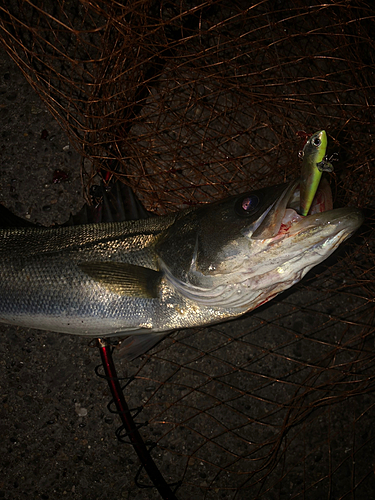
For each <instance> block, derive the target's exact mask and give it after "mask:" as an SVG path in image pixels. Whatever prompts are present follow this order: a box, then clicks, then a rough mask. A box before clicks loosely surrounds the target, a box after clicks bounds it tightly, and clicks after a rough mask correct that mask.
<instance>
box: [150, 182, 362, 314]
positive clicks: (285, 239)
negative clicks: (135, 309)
mask: <svg viewBox="0 0 375 500" xmlns="http://www.w3.org/2000/svg"><path fill="white" fill-rule="evenodd" d="M321 184H322V186H321V187H319V189H318V191H317V193H316V196H315V198H314V202H313V206H312V209H311V212H310V213H311V215H308V216H306V217H303V216H301V215H299V214H298V212H297V210H298V207H299V182H298V181H297V182H291V183H289V184H279V185H277V186H273V187H269V188H265V189H259V190H256V191H251V192H247V193H244V194H242V195H239V196H233V197H231V198H228V199H226V200H223V201H221V202H215V203H211V204H207V205H204V206H199V207H198V208H195V209H190V210H188V211H186V212H182V213H181V215H180V216H178V217H176V220H175V223H174V224H173V225H172V226H171V227H170V228H169V229H168V231H167V233H166V234H165V235H164V237H163V238H162V239H161V241H160V242H159V244H158V248H157V254H158V258H159V265H160V268H161V269H162V270H163V271H164V273H165V276H166V279H167V280H168V281H169V282H170V283H171V285H172V286H173V287H174V288H175V289H177V290H178V292H179V293H181V294H182V295H184V296H185V297H186V298H189V299H191V300H194V301H195V302H198V303H200V304H205V305H207V306H210V307H227V308H230V309H231V310H238V311H242V312H243V311H246V310H249V309H253V308H254V307H257V306H258V305H260V304H261V303H264V302H266V301H267V300H270V299H271V298H272V297H274V296H275V295H277V294H278V293H280V292H281V291H283V290H285V289H287V288H289V287H290V286H292V285H293V284H295V283H296V282H298V281H299V280H300V279H301V278H302V277H303V276H304V275H305V274H306V273H307V271H308V270H310V269H311V268H312V267H313V266H315V265H317V264H319V263H320V262H322V261H323V260H324V259H326V258H327V257H328V256H329V255H331V253H332V252H333V251H334V250H335V249H336V248H337V247H338V246H339V245H340V243H342V242H343V241H344V240H346V239H347V238H348V237H349V236H350V235H351V234H353V232H354V231H355V230H356V229H357V228H358V227H359V226H360V225H361V223H362V222H363V215H362V213H361V211H360V210H358V209H356V208H339V209H335V210H333V209H332V196H331V190H330V188H329V185H328V182H327V181H324V182H322V183H321Z"/></svg>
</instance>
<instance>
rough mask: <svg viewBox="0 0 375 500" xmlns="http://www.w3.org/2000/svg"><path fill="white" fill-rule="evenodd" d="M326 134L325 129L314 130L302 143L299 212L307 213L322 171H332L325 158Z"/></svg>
mask: <svg viewBox="0 0 375 500" xmlns="http://www.w3.org/2000/svg"><path fill="white" fill-rule="evenodd" d="M326 149H327V134H326V132H325V130H320V131H319V132H315V134H313V135H312V136H311V137H310V138H309V139H308V140H307V141H306V144H305V145H304V147H303V149H302V151H301V153H300V157H302V158H303V160H302V171H301V182H300V210H299V212H300V214H301V215H304V216H306V215H307V214H308V213H309V210H310V207H311V204H312V202H313V199H314V196H315V194H316V191H317V189H318V186H319V183H320V179H321V177H322V173H323V172H332V171H333V166H332V164H331V163H329V162H328V161H327V160H326V158H325V155H326Z"/></svg>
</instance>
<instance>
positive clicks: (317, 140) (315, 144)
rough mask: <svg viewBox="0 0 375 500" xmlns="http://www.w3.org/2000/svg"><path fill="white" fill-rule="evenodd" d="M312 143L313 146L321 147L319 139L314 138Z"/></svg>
mask: <svg viewBox="0 0 375 500" xmlns="http://www.w3.org/2000/svg"><path fill="white" fill-rule="evenodd" d="M312 143H313V144H314V146H316V147H318V146H320V145H321V143H322V141H321V140H320V139H319V137H315V139H314V140H313V141H312Z"/></svg>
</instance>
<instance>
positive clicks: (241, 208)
mask: <svg viewBox="0 0 375 500" xmlns="http://www.w3.org/2000/svg"><path fill="white" fill-rule="evenodd" d="M258 205H259V198H258V196H257V195H256V194H250V195H246V196H244V197H243V198H239V199H238V200H237V202H236V207H235V208H236V212H237V214H238V215H245V216H247V215H251V214H253V213H254V212H255V210H256V209H257V208H258Z"/></svg>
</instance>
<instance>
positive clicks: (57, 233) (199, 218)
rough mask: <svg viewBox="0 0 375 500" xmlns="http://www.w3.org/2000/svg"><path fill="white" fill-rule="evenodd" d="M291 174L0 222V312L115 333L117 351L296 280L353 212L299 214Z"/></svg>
mask: <svg viewBox="0 0 375 500" xmlns="http://www.w3.org/2000/svg"><path fill="white" fill-rule="evenodd" d="M299 192H300V191H299V181H294V182H289V183H284V184H279V185H276V186H272V187H268V188H262V189H257V190H253V191H249V192H246V193H243V194H240V195H234V196H231V197H229V198H226V199H224V200H221V201H215V202H212V203H208V204H203V205H202V204H201V205H196V206H190V207H189V208H187V209H185V210H182V211H180V212H175V213H170V214H167V215H164V216H159V217H147V218H143V219H139V220H130V221H123V222H101V223H94V224H93V223H91V224H81V225H73V226H63V227H52V228H46V227H15V228H9V227H4V228H3V229H0V283H1V287H0V322H2V323H8V324H13V325H18V326H22V327H28V328H35V329H40V330H48V331H53V332H62V333H66V334H75V335H82V336H86V337H100V338H107V337H126V342H125V344H124V350H125V354H124V357H125V358H126V359H128V360H130V359H134V358H135V357H137V356H139V355H140V354H143V353H144V352H146V350H148V349H149V348H150V347H152V346H153V345H155V344H156V343H157V342H158V341H160V339H161V338H162V337H164V336H165V335H166V334H167V333H168V332H170V331H172V330H176V329H181V328H190V327H198V326H199V327H201V326H205V325H210V324H214V323H218V322H222V321H226V320H229V319H232V318H235V317H237V316H240V315H242V314H244V313H246V312H248V311H251V310H253V309H255V308H256V307H258V306H260V305H262V304H264V303H265V302H268V301H269V300H271V299H272V298H273V297H275V296H276V295H278V294H279V293H280V292H282V291H283V290H286V289H287V288H289V287H291V286H292V285H294V284H295V283H297V282H298V281H299V280H300V279H302V278H303V276H304V275H305V274H306V273H307V272H308V271H309V270H310V269H311V268H312V267H313V266H315V265H317V264H319V263H320V262H322V261H323V260H324V259H326V258H327V257H328V256H329V255H331V254H332V252H333V251H334V250H335V249H336V248H337V247H338V246H339V245H340V244H341V243H342V242H344V241H345V240H346V239H347V238H348V237H349V236H351V235H352V234H353V233H354V232H355V231H356V230H357V229H358V227H359V226H360V225H361V224H362V222H363V215H362V212H361V211H360V210H359V209H357V208H348V207H346V208H338V209H334V210H328V211H326V210H325V207H326V206H331V199H330V198H331V192H330V189H328V190H327V189H325V190H323V193H320V194H319V190H318V193H317V197H316V200H318V199H319V202H316V203H315V204H316V205H317V208H316V211H317V213H315V214H313V215H308V216H306V217H302V216H301V215H299V214H298V207H299V204H300V199H299V198H300V194H299Z"/></svg>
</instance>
